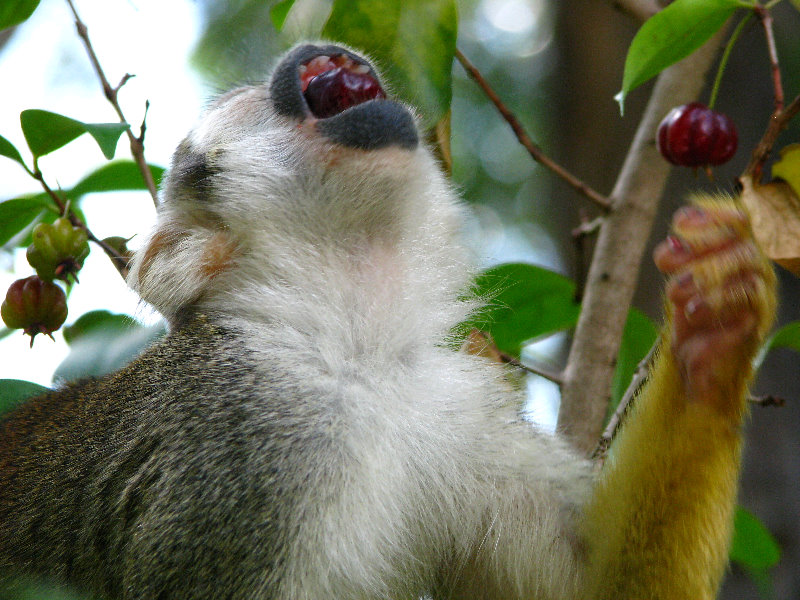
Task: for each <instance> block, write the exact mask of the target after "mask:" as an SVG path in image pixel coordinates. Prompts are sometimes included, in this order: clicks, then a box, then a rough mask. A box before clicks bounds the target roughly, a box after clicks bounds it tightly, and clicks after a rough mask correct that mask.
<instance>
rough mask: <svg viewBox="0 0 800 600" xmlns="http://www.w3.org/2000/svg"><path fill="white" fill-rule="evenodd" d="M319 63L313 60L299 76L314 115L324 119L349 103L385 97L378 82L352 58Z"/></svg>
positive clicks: (350, 104) (337, 112)
mask: <svg viewBox="0 0 800 600" xmlns="http://www.w3.org/2000/svg"><path fill="white" fill-rule="evenodd" d="M336 59H338V60H336ZM319 62H320V61H318V59H315V60H314V61H312V62H311V63H309V65H308V69H307V70H306V71H305V72H304V73H303V75H302V77H301V82H302V84H303V85H305V89H304V91H303V96H304V97H305V99H306V103H307V104H308V108H309V110H310V111H311V113H312V114H313V115H314V116H315V117H317V118H319V119H326V118H328V117H332V116H334V115H337V114H339V113H340V112H342V111H344V110H346V109H348V108H350V107H351V106H355V105H357V104H361V103H363V102H367V101H368V100H374V99H377V98H385V97H386V94H385V93H384V91H383V89H382V88H381V86H380V84H379V83H378V82H377V80H376V79H375V78H374V77H373V76H372V75H371V74H370V73H369V69H367V68H366V67H365V66H364V65H357V64H356V63H354V62H353V61H351V60H345V61H343V60H341V57H335V59H334V60H329V61H328V62H327V64H326V65H320V64H318V63H319ZM326 67H327V68H326ZM312 69H313V70H312ZM309 75H311V76H310V77H309Z"/></svg>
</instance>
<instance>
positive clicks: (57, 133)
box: [19, 109, 86, 157]
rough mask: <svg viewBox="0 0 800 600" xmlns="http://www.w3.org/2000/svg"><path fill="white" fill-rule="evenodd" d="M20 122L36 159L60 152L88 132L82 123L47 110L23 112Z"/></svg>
mask: <svg viewBox="0 0 800 600" xmlns="http://www.w3.org/2000/svg"><path fill="white" fill-rule="evenodd" d="M19 120H20V123H21V124H22V133H23V134H24V135H25V141H26V142H28V148H30V149H31V152H33V155H34V156H36V157H39V156H44V155H45V154H49V153H50V152H52V151H53V150H58V149H59V148H61V147H62V146H64V145H65V144H68V143H70V142H71V141H72V140H74V139H75V138H77V137H78V136H80V135H82V134H84V133H85V132H86V128H85V127H84V126H83V123H81V122H80V121H76V120H75V119H70V118H69V117H65V116H63V115H59V114H56V113H53V112H49V111H46V110H38V109H31V110H23V111H22V112H21V113H20V115H19Z"/></svg>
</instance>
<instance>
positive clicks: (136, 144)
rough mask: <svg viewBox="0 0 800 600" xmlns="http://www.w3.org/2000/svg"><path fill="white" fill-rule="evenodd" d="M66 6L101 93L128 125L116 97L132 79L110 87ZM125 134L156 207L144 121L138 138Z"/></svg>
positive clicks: (75, 13) (81, 25) (82, 26)
mask: <svg viewBox="0 0 800 600" xmlns="http://www.w3.org/2000/svg"><path fill="white" fill-rule="evenodd" d="M67 4H69V7H70V9H71V10H72V15H73V16H74V17H75V28H76V29H77V31H78V36H80V38H81V40H83V45H84V46H85V47H86V52H87V53H88V55H89V60H90V61H91V62H92V66H93V67H94V71H95V73H97V77H98V78H99V79H100V85H102V86H103V93H104V94H105V96H106V98H107V99H108V101H109V102H110V103H111V106H113V107H114V110H115V111H116V112H117V116H118V117H119V120H120V122H121V123H128V120H127V119H126V118H125V115H124V114H123V112H122V107H120V105H119V102H118V101H117V95H118V92H119V89H120V88H121V87H122V86H123V85H125V83H126V82H127V81H128V79H130V78H131V77H133V75H130V74H128V73H126V74H125V76H124V77H123V78H122V80H121V81H120V83H119V85H118V86H117V87H111V84H110V83H109V82H108V78H107V77H106V74H105V72H104V71H103V68H102V67H101V66H100V61H99V60H98V59H97V54H96V53H95V51H94V48H93V47H92V43H91V41H90V40H89V29H88V28H87V27H86V24H85V23H84V22H83V21H81V18H80V17H79V16H78V11H76V10H75V5H74V4H73V3H72V0H67ZM145 114H147V110H146V109H145ZM125 133H127V135H128V141H129V142H130V146H131V155H132V156H133V160H134V162H136V166H138V167H139V171H140V172H141V174H142V178H143V179H144V182H145V185H146V186H147V189H148V191H149V192H150V195H151V196H152V198H153V204H155V205H156V206H158V190H157V189H156V184H155V181H154V180H153V174H152V173H151V172H150V167H148V166H147V160H145V157H144V133H145V125H144V121H142V127H141V130H140V132H139V137H136V136H135V135H133V132H132V131H131V130H130V128H128V129H127V130H126V131H125Z"/></svg>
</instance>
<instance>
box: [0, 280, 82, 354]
mask: <svg viewBox="0 0 800 600" xmlns="http://www.w3.org/2000/svg"><path fill="white" fill-rule="evenodd" d="M0 315H2V317H3V321H4V322H5V324H6V325H7V326H8V327H10V328H11V329H22V330H23V331H24V332H25V333H26V334H28V335H29V336H31V346H32V345H33V338H34V337H36V335H37V334H39V333H44V334H46V335H49V336H50V337H51V338H52V337H53V336H52V333H53V332H54V331H55V330H57V329H58V328H59V327H61V326H62V325H63V324H64V321H66V319H67V297H66V295H65V294H64V290H62V289H61V288H60V287H59V286H57V285H56V284H54V283H52V282H50V281H43V280H42V279H41V278H40V277H39V276H38V275H32V276H31V277H27V278H26V279H18V280H17V281H15V282H14V283H12V284H11V286H10V287H9V288H8V293H7V294H6V299H5V301H4V302H3V304H2V305H1V306H0Z"/></svg>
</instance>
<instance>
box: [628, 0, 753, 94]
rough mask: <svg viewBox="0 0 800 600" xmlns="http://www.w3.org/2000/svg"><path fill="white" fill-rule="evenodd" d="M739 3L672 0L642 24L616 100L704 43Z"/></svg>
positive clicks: (635, 38)
mask: <svg viewBox="0 0 800 600" xmlns="http://www.w3.org/2000/svg"><path fill="white" fill-rule="evenodd" d="M741 7H742V3H741V2H740V0H675V2H673V3H671V4H669V5H668V6H667V7H665V8H664V9H663V10H661V11H660V12H658V13H656V14H655V15H653V16H652V17H650V18H649V19H648V20H647V21H645V23H644V25H642V27H641V28H640V29H639V31H638V33H637V34H636V36H635V37H634V38H633V41H632V42H631V46H630V48H629V49H628V56H627V57H626V59H625V72H624V74H623V76H622V90H621V91H620V93H619V94H617V96H616V98H617V101H618V102H619V103H620V108H622V105H623V102H624V101H625V96H626V95H627V94H628V93H629V92H630V91H631V90H633V89H635V88H636V87H638V86H640V85H641V84H643V83H644V82H646V81H647V80H649V79H651V78H652V77H655V76H656V75H658V74H659V73H660V72H661V71H663V70H664V69H666V68H667V67H668V66H670V65H672V64H673V63H676V62H678V61H679V60H680V59H682V58H684V57H686V56H688V55H689V54H691V53H692V52H694V51H695V50H697V49H698V48H699V47H700V46H702V45H703V43H705V41H706V40H708V38H710V37H711V36H712V35H714V33H716V32H717V31H718V30H719V29H720V27H722V26H723V25H724V24H725V21H727V20H728V18H729V17H730V16H731V15H732V14H733V13H734V12H735V11H736V9H737V8H741Z"/></svg>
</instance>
